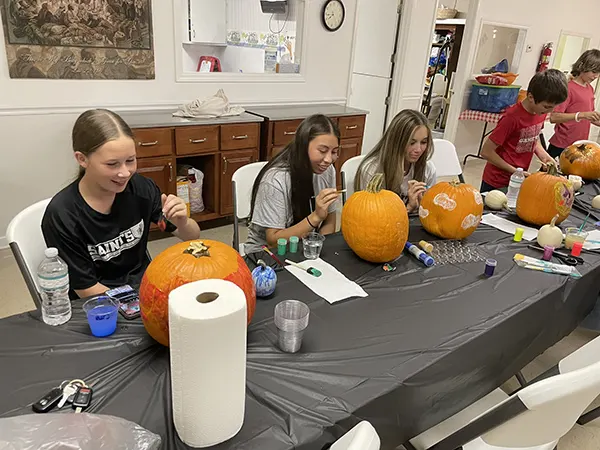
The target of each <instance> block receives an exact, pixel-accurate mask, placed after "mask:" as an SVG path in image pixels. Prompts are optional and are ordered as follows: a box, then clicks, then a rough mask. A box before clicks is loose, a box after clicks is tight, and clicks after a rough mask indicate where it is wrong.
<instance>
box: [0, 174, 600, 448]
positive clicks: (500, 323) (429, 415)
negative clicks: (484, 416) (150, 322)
mask: <svg viewBox="0 0 600 450" xmlns="http://www.w3.org/2000/svg"><path fill="white" fill-rule="evenodd" d="M585 191H586V194H584V195H581V196H580V197H578V198H577V200H576V208H575V209H574V211H573V213H572V215H571V217H570V218H569V219H568V221H566V222H565V223H564V225H568V224H569V223H571V224H580V223H581V221H582V219H583V218H584V216H585V213H586V212H587V210H586V208H587V207H589V204H590V200H591V197H592V195H590V194H594V195H595V194H596V193H598V192H600V189H598V187H597V186H596V185H588V186H586V187H585ZM511 218H512V219H513V220H518V219H516V217H511ZM596 220H600V217H594V216H593V217H592V218H591V219H590V223H591V224H593V223H594V222H595V221H596ZM365 232H368V230H365ZM421 239H427V240H430V241H434V240H435V238H433V237H431V236H429V235H428V234H427V233H426V232H425V231H424V230H423V229H422V228H421V227H420V225H419V224H418V219H412V221H411V229H410V240H411V241H413V242H418V241H419V240H421ZM467 242H468V243H477V244H480V249H481V251H482V252H484V253H485V254H486V255H488V256H490V257H493V258H495V259H497V260H498V266H497V268H496V272H495V275H494V276H493V277H492V278H490V279H486V278H484V277H482V272H483V269H484V263H482V262H477V263H468V264H461V265H444V266H434V267H431V268H427V269H426V268H425V267H424V266H423V265H422V264H421V263H420V262H418V261H416V260H415V259H414V258H413V257H412V256H409V255H404V256H402V257H401V258H400V259H399V260H398V261H397V263H396V264H397V270H396V271H395V272H384V271H383V270H382V267H381V265H374V264H370V263H367V262H364V261H361V260H360V259H358V258H357V257H356V256H355V255H354V254H353V253H352V251H351V250H350V249H349V248H348V247H347V246H346V244H345V243H344V241H343V238H342V237H341V235H335V236H329V237H328V238H327V240H326V245H325V247H324V250H323V253H322V257H323V259H325V260H326V261H328V262H329V263H331V264H333V265H334V266H335V267H336V268H337V269H338V270H340V271H341V272H342V273H344V274H345V275H346V276H347V277H348V278H350V279H351V280H354V281H356V282H357V283H358V284H360V285H361V286H362V287H363V288H364V289H365V290H366V291H367V292H368V294H369V296H368V297H366V298H358V299H350V300H346V301H343V302H340V303H336V304H334V305H330V304H329V303H327V302H325V301H324V300H322V299H320V298H319V297H317V296H316V295H315V294H314V293H313V292H312V291H310V290H309V289H308V288H306V287H305V286H304V285H303V284H301V283H300V282H299V281H298V280H296V279H295V278H294V277H292V276H291V275H290V274H289V273H287V272H286V271H283V272H280V273H279V283H278V286H277V291H276V293H275V296H274V297H273V298H271V299H269V300H258V303H257V308H256V314H255V316H254V318H253V320H252V323H251V325H250V327H249V332H248V359H247V361H248V362H247V395H246V415H245V421H244V425H243V427H242V430H241V431H240V432H239V433H238V435H236V436H235V437H234V438H233V439H231V440H230V441H228V442H226V443H223V444H221V445H218V446H215V447H214V448H215V449H219V450H221V449H260V450H284V449H294V448H295V449H320V448H322V446H323V445H325V444H327V443H331V442H333V441H334V440H335V439H336V438H338V437H339V436H341V435H342V434H343V433H344V432H346V431H347V430H348V429H350V428H351V427H352V426H353V425H354V424H356V423H357V422H358V421H360V420H368V421H370V422H371V423H372V424H373V425H374V426H375V428H376V429H377V431H378V433H379V434H380V436H381V438H382V448H383V449H388V448H394V447H395V446H397V445H399V444H401V443H403V442H405V441H406V440H408V439H409V438H411V437H413V436H415V435H417V434H418V433H419V432H421V431H423V430H425V429H427V428H429V427H430V426H432V425H434V424H436V423H438V422H440V421H441V420H443V419H445V418H447V417H449V416H450V415H452V414H454V413H456V412H458V411H459V410H461V409H462V408H464V407H466V406H467V405H469V404H470V403H472V402H473V401H475V400H477V399H478V398H480V397H482V396H483V395H485V394H487V393H489V392H490V391H492V390H493V389H495V388H497V387H498V386H500V385H501V384H502V383H503V382H505V381H506V380H507V379H509V378H510V377H511V376H512V375H514V374H515V373H516V372H517V371H518V370H520V369H521V368H522V367H524V366H525V365H526V364H527V363H529V362H530V361H532V360H533V359H534V358H535V357H536V356H538V355H539V354H540V353H542V352H543V351H544V350H546V349H547V348H549V347H550V346H552V345H553V344H554V343H556V342H557V341H559V340H560V339H561V338H562V337H564V336H566V335H567V334H569V333H570V332H571V331H572V330H573V329H574V328H575V327H576V326H577V324H578V323H579V322H580V321H581V320H582V319H583V318H584V317H585V316H586V314H587V313H588V312H589V311H590V310H591V308H592V307H593V305H594V303H595V301H596V297H597V294H598V292H599V290H600V254H595V253H585V254H584V255H583V258H584V259H585V264H584V265H583V266H579V270H580V271H581V273H582V274H583V275H584V276H583V277H582V278H581V279H579V280H575V279H570V278H568V277H564V276H560V275H552V274H545V273H541V272H535V271H530V270H526V269H522V268H519V267H517V266H516V265H515V264H514V263H513V260H512V258H513V256H514V254H515V253H517V252H519V253H524V254H528V255H531V256H535V257H540V254H539V253H536V251H534V250H529V249H527V243H526V242H523V243H514V242H512V237H511V236H508V235H507V234H504V233H501V232H499V231H497V230H494V229H492V228H489V227H487V226H484V225H481V226H480V227H479V228H478V230H477V231H476V232H475V233H474V234H473V235H472V236H471V237H469V238H468V239H467ZM296 257H299V255H296ZM290 298H294V299H299V300H302V301H304V302H306V303H307V304H308V305H309V306H310V309H311V316H310V324H309V327H308V329H307V331H306V333H305V336H304V341H303V345H302V349H301V350H300V352H299V353H297V354H285V353H282V352H281V351H280V350H279V349H278V348H277V332H276V329H275V325H274V323H273V309H274V307H275V305H276V304H277V303H278V302H279V301H281V300H284V299H290ZM0 365H1V369H0V386H2V395H1V396H0V417H8V416H14V415H18V414H26V413H29V412H30V411H31V406H30V405H31V403H32V402H34V401H36V400H37V399H38V398H40V397H41V396H42V395H43V394H44V393H46V392H47V391H49V390H50V388H51V387H53V386H55V385H57V384H59V383H60V382H61V381H62V380H66V379H72V378H83V379H85V380H86V381H87V382H89V383H91V384H92V386H93V387H94V400H93V402H92V405H91V407H90V408H89V409H88V412H92V413H102V414H111V415H115V416H120V417H123V418H125V419H128V420H132V421H134V422H137V423H139V424H140V425H142V426H143V427H145V428H147V429H149V430H151V431H153V432H155V433H158V434H160V435H161V436H162V439H163V448H164V449H184V448H187V447H186V446H185V445H184V444H183V443H182V442H181V441H180V440H179V438H178V437H177V434H176V432H175V430H174V426H173V421H172V412H171V394H170V378H169V353H168V349H166V348H164V347H162V346H161V345H159V344H156V343H155V342H154V341H153V340H152V339H151V338H150V337H149V336H148V335H147V334H146V332H145V330H144V327H143V326H142V324H141V321H140V320H137V321H133V322H127V321H125V320H123V319H122V318H121V317H119V327H118V329H117V331H116V333H115V334H114V335H112V336H110V337H108V338H103V339H97V338H94V337H92V336H91V335H90V332H89V328H88V325H87V322H86V319H85V317H84V315H83V313H82V311H81V308H80V303H78V302H74V316H73V319H72V320H71V321H70V322H69V323H68V324H66V325H64V326H61V327H50V326H46V325H45V324H43V323H42V322H41V320H40V319H39V318H38V317H37V314H36V313H26V314H21V315H18V316H13V317H10V318H7V319H3V320H1V321H0ZM66 411H69V410H66ZM69 412H70V411H69Z"/></svg>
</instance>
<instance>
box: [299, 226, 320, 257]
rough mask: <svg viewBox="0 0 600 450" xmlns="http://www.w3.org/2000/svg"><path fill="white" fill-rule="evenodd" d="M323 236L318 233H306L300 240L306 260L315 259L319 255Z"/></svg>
mask: <svg viewBox="0 0 600 450" xmlns="http://www.w3.org/2000/svg"><path fill="white" fill-rule="evenodd" d="M324 241H325V236H323V235H322V234H319V233H314V232H313V233H308V234H307V235H306V236H305V237H304V238H302V250H303V251H304V257H305V258H306V259H317V258H318V257H319V256H320V255H321V250H322V249H323V242H324Z"/></svg>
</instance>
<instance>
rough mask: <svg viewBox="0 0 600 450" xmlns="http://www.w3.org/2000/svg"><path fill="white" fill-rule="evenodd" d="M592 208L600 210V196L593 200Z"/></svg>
mask: <svg viewBox="0 0 600 450" xmlns="http://www.w3.org/2000/svg"><path fill="white" fill-rule="evenodd" d="M592 208H594V209H600V195H596V196H595V197H594V198H593V199H592Z"/></svg>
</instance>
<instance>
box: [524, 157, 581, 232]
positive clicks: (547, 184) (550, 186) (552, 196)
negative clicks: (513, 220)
mask: <svg viewBox="0 0 600 450" xmlns="http://www.w3.org/2000/svg"><path fill="white" fill-rule="evenodd" d="M574 200H575V191H574V190H573V183H571V182H570V181H569V180H567V179H566V178H565V177H561V176H558V175H557V171H556V167H554V166H553V165H550V166H549V167H548V172H537V173H534V174H532V175H529V176H528V177H527V178H525V180H524V181H523V184H522V185H521V190H520V191H519V196H518V197H517V216H519V217H520V218H521V220H524V221H525V222H527V223H531V224H533V225H538V226H540V227H541V226H542V225H546V224H548V223H550V222H551V221H552V219H553V218H554V216H556V215H558V219H557V220H556V224H559V223H561V222H562V221H563V220H565V219H566V218H567V217H568V216H569V214H570V213H571V207H572V206H573V201H574Z"/></svg>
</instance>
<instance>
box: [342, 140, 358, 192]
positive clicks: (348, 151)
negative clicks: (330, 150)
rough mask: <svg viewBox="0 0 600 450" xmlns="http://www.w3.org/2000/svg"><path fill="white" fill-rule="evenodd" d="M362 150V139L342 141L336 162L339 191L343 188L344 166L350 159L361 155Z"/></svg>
mask: <svg viewBox="0 0 600 450" xmlns="http://www.w3.org/2000/svg"><path fill="white" fill-rule="evenodd" d="M361 150H362V137H360V138H347V139H341V140H340V152H339V157H338V159H337V161H336V162H335V175H336V178H337V180H336V181H337V187H338V189H341V188H342V175H341V173H342V166H343V165H344V163H345V162H346V161H348V160H349V159H350V158H354V157H355V156H357V155H360V153H361Z"/></svg>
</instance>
